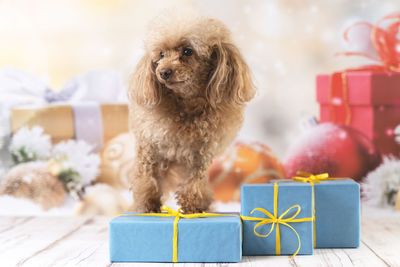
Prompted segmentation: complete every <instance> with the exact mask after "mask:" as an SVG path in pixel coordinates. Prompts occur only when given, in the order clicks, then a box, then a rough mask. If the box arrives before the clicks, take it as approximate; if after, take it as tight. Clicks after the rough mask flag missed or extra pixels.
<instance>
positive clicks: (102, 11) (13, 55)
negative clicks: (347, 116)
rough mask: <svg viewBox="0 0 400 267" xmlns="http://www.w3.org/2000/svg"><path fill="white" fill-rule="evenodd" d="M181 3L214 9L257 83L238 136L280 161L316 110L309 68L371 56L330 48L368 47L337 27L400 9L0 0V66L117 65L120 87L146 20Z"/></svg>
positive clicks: (75, 71) (232, 0)
mask: <svg viewBox="0 0 400 267" xmlns="http://www.w3.org/2000/svg"><path fill="white" fill-rule="evenodd" d="M181 7H183V8H191V9H195V10H197V11H198V12H199V13H201V14H204V15H207V16H211V17H215V18H218V19H220V20H222V21H223V22H224V23H225V24H226V25H227V26H228V27H229V28H230V30H231V31H232V36H233V39H234V41H235V42H236V44H237V45H238V46H239V48H240V50H241V52H242V54H243V55H244V57H245V59H246V60H247V62H248V64H249V66H250V68H251V71H252V73H253V77H254V80H255V84H256V86H257V89H258V92H257V96H256V97H255V99H254V100H253V101H252V102H251V103H249V105H248V109H247V111H246V118H245V122H244V125H243V128H242V130H241V132H240V134H239V139H240V140H244V141H258V142H261V143H264V144H265V145H266V146H268V147H269V148H270V150H271V151H272V153H273V154H274V155H275V156H276V159H277V160H278V161H279V160H283V158H284V156H285V153H286V152H287V150H288V148H289V146H290V144H291V143H292V142H293V140H295V139H296V138H297V137H298V136H299V135H300V128H301V127H300V123H301V121H302V120H303V119H304V118H309V117H310V116H316V117H318V114H319V108H318V107H319V106H318V103H317V101H316V89H315V87H316V85H315V80H316V75H317V74H321V73H331V72H333V71H335V70H343V69H345V68H349V67H356V66H360V65H363V64H366V63H371V62H370V61H368V60H366V59H364V58H360V57H344V56H334V54H335V53H336V52H342V51H361V52H368V53H371V54H374V53H375V51H374V49H373V47H372V45H371V43H369V42H364V41H363V40H365V39H366V38H368V36H369V34H370V31H369V29H368V28H363V27H360V28H357V29H355V30H354V31H351V32H350V36H349V42H345V41H344V40H343V38H342V34H343V31H344V30H345V29H346V28H347V27H348V26H349V25H351V24H353V23H355V22H356V21H360V20H361V21H369V22H372V23H375V22H376V21H377V20H378V19H380V18H382V17H383V16H384V15H387V14H389V13H392V12H394V11H396V10H399V9H400V4H399V1H398V0H386V1H380V0H351V1H349V0H335V1H328V0H323V1H321V0H296V1H294V0H279V1H278V0H274V1H273V0H270V1H261V0H249V1H239V0H220V1H213V0H202V1H200V0H185V1H184V0H171V1H161V0H146V1H136V0H132V1H128V0H113V1H111V0H68V1H67V0H65V1H50V0H36V1H29V0H12V1H11V0H9V1H7V0H0V70H1V69H2V68H4V67H13V68H16V69H19V70H23V71H25V72H27V73H30V74H32V75H34V76H35V77H37V78H38V79H40V80H41V81H42V82H43V83H44V84H46V85H47V86H48V87H50V88H52V89H54V90H56V91H57V90H60V89H61V88H63V87H64V85H65V84H66V82H67V81H69V80H71V79H72V78H74V77H76V76H78V75H82V74H84V73H87V72H93V71H105V70H107V71H114V73H117V74H118V75H120V77H121V87H122V88H126V85H127V81H128V79H129V75H130V73H131V72H132V71H133V69H134V67H135V65H136V63H137V62H138V60H139V59H140V57H141V56H142V54H143V39H144V37H145V35H146V32H147V25H148V23H149V22H151V21H152V20H153V19H154V17H155V16H156V15H158V14H159V13H160V12H163V10H165V9H166V8H181ZM0 86H1V84H0ZM122 92H124V91H122ZM122 95H124V93H122ZM121 99H122V102H123V101H124V100H123V99H124V97H122V98H121ZM121 99H119V100H121ZM103 189H104V188H103ZM103 189H101V190H103ZM101 190H100V191H101Z"/></svg>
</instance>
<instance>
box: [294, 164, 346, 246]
mask: <svg viewBox="0 0 400 267" xmlns="http://www.w3.org/2000/svg"><path fill="white" fill-rule="evenodd" d="M296 174H297V175H301V176H295V177H292V180H293V181H297V182H302V183H309V184H310V185H311V187H312V195H313V199H312V206H313V229H314V247H315V246H316V230H315V190H314V184H315V183H317V184H319V183H321V181H328V180H339V179H345V178H331V177H329V174H328V173H321V174H316V175H314V174H312V173H308V172H303V171H298V172H297V173H296Z"/></svg>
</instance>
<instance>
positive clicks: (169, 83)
mask: <svg viewBox="0 0 400 267" xmlns="http://www.w3.org/2000/svg"><path fill="white" fill-rule="evenodd" d="M160 82H161V83H162V84H164V85H165V86H166V87H170V86H171V87H173V86H175V85H179V84H183V83H185V81H165V80H161V81H160Z"/></svg>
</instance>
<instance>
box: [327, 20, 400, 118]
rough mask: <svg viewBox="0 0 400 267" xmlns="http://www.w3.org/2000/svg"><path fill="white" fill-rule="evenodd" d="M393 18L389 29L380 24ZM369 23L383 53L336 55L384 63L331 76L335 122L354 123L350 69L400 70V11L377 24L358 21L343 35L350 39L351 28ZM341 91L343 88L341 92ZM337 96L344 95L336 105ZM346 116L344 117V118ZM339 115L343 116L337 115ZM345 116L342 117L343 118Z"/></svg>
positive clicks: (331, 112) (332, 114)
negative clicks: (364, 58)
mask: <svg viewBox="0 0 400 267" xmlns="http://www.w3.org/2000/svg"><path fill="white" fill-rule="evenodd" d="M389 20H391V21H393V22H392V23H391V24H389V25H388V26H387V27H386V28H382V27H380V25H381V24H382V23H383V22H386V21H389ZM359 25H366V26H368V27H370V28H371V35H370V38H371V41H372V44H373V46H374V48H375V50H376V52H377V54H378V56H379V58H375V57H373V56H371V55H369V54H366V53H362V52H342V53H337V54H336V55H345V56H362V57H366V58H368V59H371V60H375V61H378V62H379V63H380V64H375V65H367V66H361V67H358V68H350V69H346V70H344V71H341V72H335V73H333V74H332V75H331V77H330V92H329V99H330V105H329V107H330V120H331V121H332V122H336V123H338V122H341V123H345V124H346V125H350V123H351V117H352V114H351V109H350V105H349V101H348V92H347V91H348V88H347V75H346V73H347V72H351V71H393V72H400V40H399V39H397V34H398V33H399V26H400V13H394V14H391V15H387V16H385V17H383V18H382V19H380V20H379V21H378V22H377V23H376V24H375V25H374V24H371V23H369V22H357V23H355V24H353V25H351V26H350V27H348V28H347V29H346V30H345V31H344V33H343V38H344V39H345V40H346V41H348V34H349V31H350V30H351V29H352V28H353V27H356V26H359ZM339 90H340V91H339ZM335 98H341V99H342V103H339V104H338V105H337V104H336V105H335V101H334V99H335ZM343 116H344V119H343ZM337 117H339V118H337ZM340 118H342V119H340Z"/></svg>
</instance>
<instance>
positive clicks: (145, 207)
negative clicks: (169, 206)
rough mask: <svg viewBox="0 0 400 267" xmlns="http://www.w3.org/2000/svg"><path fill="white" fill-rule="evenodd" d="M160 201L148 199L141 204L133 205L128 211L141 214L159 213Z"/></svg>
mask: <svg viewBox="0 0 400 267" xmlns="http://www.w3.org/2000/svg"><path fill="white" fill-rule="evenodd" d="M160 208H161V201H160V200H159V199H149V200H146V201H143V202H137V203H133V204H132V206H131V208H130V209H129V210H131V211H136V212H141V213H160V212H161V210H160Z"/></svg>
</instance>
